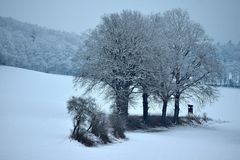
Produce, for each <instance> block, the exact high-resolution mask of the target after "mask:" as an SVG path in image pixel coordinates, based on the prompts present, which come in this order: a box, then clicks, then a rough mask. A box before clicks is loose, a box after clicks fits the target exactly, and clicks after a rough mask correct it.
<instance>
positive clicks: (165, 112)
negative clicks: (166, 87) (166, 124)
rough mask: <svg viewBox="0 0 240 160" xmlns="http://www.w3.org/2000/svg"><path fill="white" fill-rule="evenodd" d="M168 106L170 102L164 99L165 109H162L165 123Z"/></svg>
mask: <svg viewBox="0 0 240 160" xmlns="http://www.w3.org/2000/svg"><path fill="white" fill-rule="evenodd" d="M167 104H168V100H166V99H164V100H163V107H162V119H163V120H164V121H165V120H166V116H167Z"/></svg>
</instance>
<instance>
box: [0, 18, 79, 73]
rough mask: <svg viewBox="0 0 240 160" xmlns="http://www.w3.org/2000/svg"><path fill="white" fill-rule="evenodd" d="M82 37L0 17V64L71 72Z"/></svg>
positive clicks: (73, 70) (73, 69)
mask: <svg viewBox="0 0 240 160" xmlns="http://www.w3.org/2000/svg"><path fill="white" fill-rule="evenodd" d="M80 44H81V37H80V36H78V35H76V34H73V33H67V32H60V31H55V30H51V29H47V28H43V27H39V26H37V25H32V24H27V23H22V22H20V21H17V20H14V19H12V18H3V17H0V64H2V65H8V66H15V67H20V68H26V69H31V70H36V71H41V72H47V73H55V74H65V75H73V74H74V72H75V71H76V70H75V69H76V64H75V63H74V62H73V57H74V55H76V52H77V51H78V49H79V45H80Z"/></svg>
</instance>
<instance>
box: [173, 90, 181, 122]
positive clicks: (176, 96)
mask: <svg viewBox="0 0 240 160" xmlns="http://www.w3.org/2000/svg"><path fill="white" fill-rule="evenodd" d="M179 103H180V93H179V92H177V93H176V95H175V104H174V107H175V108H174V123H175V124H178V123H179V119H178V117H179V110H180V108H179Z"/></svg>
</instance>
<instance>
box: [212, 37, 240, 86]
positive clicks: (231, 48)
mask: <svg viewBox="0 0 240 160" xmlns="http://www.w3.org/2000/svg"><path fill="white" fill-rule="evenodd" d="M216 46H217V56H218V58H219V59H220V60H221V61H222V64H223V65H224V73H223V74H222V76H223V77H222V78H221V79H220V80H219V83H218V84H216V85H217V86H224V87H238V88H239V87H240V42H238V44H234V43H232V42H231V41H229V42H228V43H225V44H219V43H218V44H217V45H216Z"/></svg>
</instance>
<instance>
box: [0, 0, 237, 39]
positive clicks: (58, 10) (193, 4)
mask: <svg viewBox="0 0 240 160" xmlns="http://www.w3.org/2000/svg"><path fill="white" fill-rule="evenodd" d="M172 8H183V9H186V10H187V11H188V12H189V13H190V16H191V18H192V19H194V20H195V21H197V22H199V23H201V24H202V26H203V27H204V28H205V30H206V31H207V33H208V34H209V35H210V36H211V37H212V38H213V39H215V40H216V41H220V42H226V41H228V40H232V41H234V42H238V41H240V18H239V16H240V0H118V1H117V0H0V16H3V17H13V18H15V19H18V20H21V21H24V22H28V23H33V24H38V25H41V26H45V27H48V28H52V29H57V30H62V31H68V32H75V33H78V34H80V33H81V32H83V31H85V30H87V29H89V28H93V27H95V26H96V25H97V24H98V22H99V20H100V17H101V16H102V15H103V14H105V13H112V12H119V11H121V10H123V9H132V10H138V11H141V12H143V13H145V14H149V13H155V12H163V11H166V10H168V9H172Z"/></svg>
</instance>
